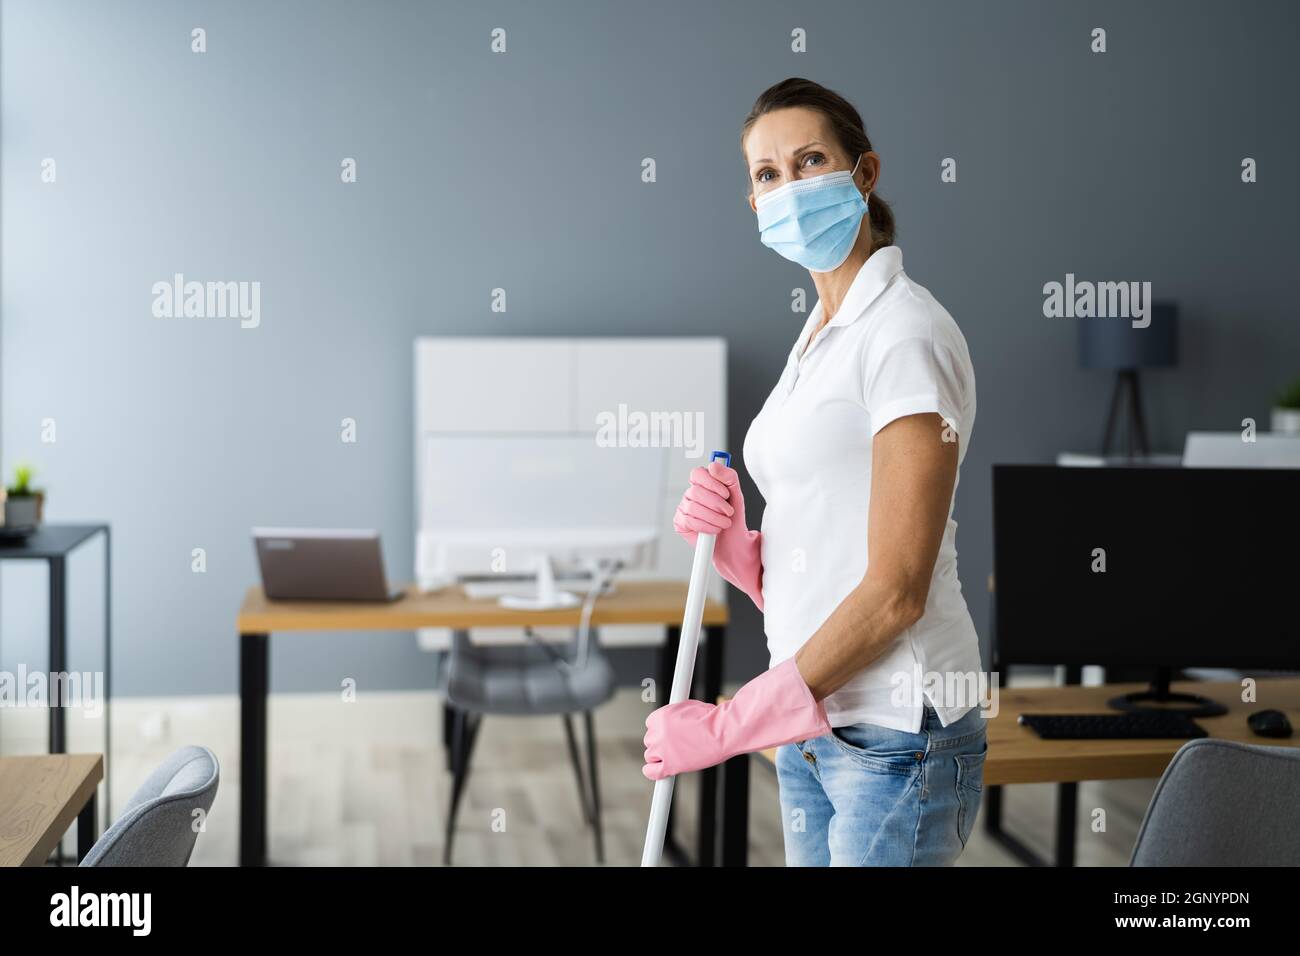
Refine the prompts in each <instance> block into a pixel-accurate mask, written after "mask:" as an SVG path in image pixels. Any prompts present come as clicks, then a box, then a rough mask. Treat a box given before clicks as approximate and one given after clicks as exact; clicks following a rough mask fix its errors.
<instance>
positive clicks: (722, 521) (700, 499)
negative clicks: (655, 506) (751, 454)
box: [673, 459, 763, 611]
mask: <svg viewBox="0 0 1300 956" xmlns="http://www.w3.org/2000/svg"><path fill="white" fill-rule="evenodd" d="M673 530H674V531H676V532H677V533H678V534H679V535H681V536H682V537H683V538H685V539H686V541H687V543H689V544H690V545H691V546H692V547H694V546H695V539H696V538H697V537H699V536H700V535H701V534H712V535H716V536H717V541H716V542H715V543H714V546H713V566H714V567H715V568H716V569H717V571H718V573H719V574H721V575H722V576H723V577H724V578H726V579H727V580H728V581H730V582H731V583H732V584H734V585H735V586H736V587H738V588H740V589H741V590H742V591H744V592H745V593H746V594H748V595H749V597H750V599H751V600H753V602H754V604H755V605H756V606H757V607H758V609H759V610H760V611H761V610H763V549H762V545H761V543H760V539H761V537H762V536H761V535H760V533H759V532H757V531H750V530H749V528H747V527H746V526H745V496H744V495H743V494H741V491H740V475H739V474H737V472H736V470H735V469H734V468H728V467H727V466H726V465H724V464H723V463H722V462H721V460H719V459H714V460H713V461H711V462H709V467H707V468H695V469H693V470H692V471H691V483H690V484H689V485H688V486H687V488H686V493H685V494H684V495H682V500H681V503H680V504H679V505H678V506H677V513H676V514H674V515H673Z"/></svg>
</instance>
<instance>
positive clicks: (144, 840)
mask: <svg viewBox="0 0 1300 956" xmlns="http://www.w3.org/2000/svg"><path fill="white" fill-rule="evenodd" d="M219 776H220V768H219V767H218V766H217V757H216V754H214V753H213V752H212V751H211V750H209V749H208V748H207V747H182V748H181V749H180V750H178V751H176V752H175V753H174V754H172V755H171V756H170V757H168V758H167V759H166V760H164V761H163V762H162V764H161V765H160V766H159V767H158V769H156V770H155V771H154V772H153V773H151V774H149V778H148V779H147V780H145V782H144V783H143V784H142V785H141V787H140V789H139V790H137V791H136V792H135V793H134V794H132V795H131V799H130V800H128V801H127V802H126V808H125V809H124V810H123V811H122V813H121V815H120V816H119V817H118V818H117V820H116V821H114V823H113V825H112V826H111V827H109V828H108V829H107V830H105V831H104V835H103V836H102V837H100V838H99V839H98V840H96V841H95V845H94V846H92V847H91V848H90V852H89V853H87V854H86V858H85V859H84V860H82V861H81V865H82V866H188V865H189V862H190V854H191V853H193V852H194V843H195V841H196V840H197V839H198V836H199V830H198V825H197V823H196V821H197V820H199V819H203V818H204V817H206V815H207V813H208V811H209V810H211V809H212V801H213V800H214V799H215V798H216V796H217V782H218V778H219ZM196 811H202V813H201V814H198V815H196Z"/></svg>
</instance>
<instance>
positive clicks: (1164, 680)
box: [1110, 667, 1228, 717]
mask: <svg viewBox="0 0 1300 956" xmlns="http://www.w3.org/2000/svg"><path fill="white" fill-rule="evenodd" d="M1172 673H1173V672H1172V670H1171V669H1170V668H1168V667H1161V668H1160V669H1159V670H1157V671H1156V677H1155V680H1153V681H1152V682H1151V686H1150V687H1149V688H1148V689H1146V690H1140V691H1135V692H1133V693H1131V694H1125V695H1124V696H1122V697H1116V698H1114V699H1112V700H1111V701H1110V706H1111V707H1114V708H1115V709H1116V710H1126V711H1151V710H1163V711H1172V712H1173V713H1177V714H1184V715H1186V716H1188V717H1222V716H1223V715H1224V714H1226V713H1227V712H1228V708H1226V707H1224V706H1223V705H1222V704H1220V703H1219V702H1218V701H1214V700H1210V699H1209V698H1208V697H1202V696H1201V695H1200V694H1182V693H1178V692H1176V691H1172V690H1170V689H1169V679H1170V677H1171V676H1172ZM1167 705H1168V706H1167Z"/></svg>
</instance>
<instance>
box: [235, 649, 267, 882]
mask: <svg viewBox="0 0 1300 956" xmlns="http://www.w3.org/2000/svg"><path fill="white" fill-rule="evenodd" d="M269 647H270V638H269V635H266V634H241V635H239V865H240V866H263V865H265V863H266V698H267V693H268V691H269V690H270V669H271V665H270V654H269Z"/></svg>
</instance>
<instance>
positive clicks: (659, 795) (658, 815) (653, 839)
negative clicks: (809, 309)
mask: <svg viewBox="0 0 1300 956" xmlns="http://www.w3.org/2000/svg"><path fill="white" fill-rule="evenodd" d="M719 458H721V459H722V460H723V464H725V465H726V466H727V467H728V468H730V467H731V454H730V453H729V452H725V451H715V452H714V453H713V457H712V458H710V459H709V460H710V461H716V460H717V459H719ZM713 544H714V536H713V535H711V534H700V535H697V536H696V538H695V562H694V563H693V564H692V565H691V583H690V587H688V588H687V590H686V613H685V614H684V615H683V616H682V637H681V641H680V643H679V644H678V645H677V663H676V665H674V668H673V687H672V691H671V692H670V693H669V695H668V703H670V704H676V703H678V702H679V701H683V700H686V699H687V698H688V697H690V695H691V678H692V677H693V676H694V675H695V651H696V648H697V647H699V643H700V624H701V623H702V621H703V620H704V602H705V600H706V599H707V598H708V596H709V570H710V569H711V568H712V567H713ZM674 779H675V778H674V777H664V778H663V779H662V780H656V781H655V790H654V796H653V797H652V798H651V800H650V824H649V826H647V827H646V832H645V849H644V850H642V851H641V865H642V866H658V865H659V858H660V857H661V856H662V855H663V852H664V835H665V833H666V832H667V830H668V810H669V808H670V807H671V806H672V802H673V780H674Z"/></svg>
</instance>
